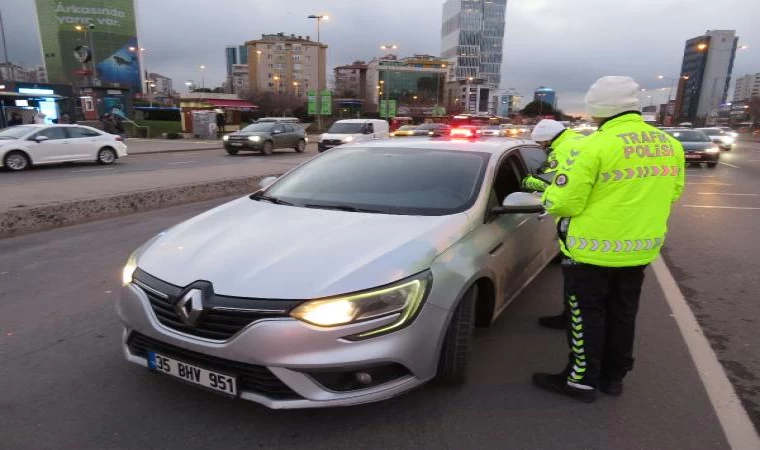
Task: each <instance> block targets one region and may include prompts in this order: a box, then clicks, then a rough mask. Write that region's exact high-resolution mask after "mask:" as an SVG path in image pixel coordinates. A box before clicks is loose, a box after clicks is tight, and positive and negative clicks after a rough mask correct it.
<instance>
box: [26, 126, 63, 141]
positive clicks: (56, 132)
mask: <svg viewBox="0 0 760 450" xmlns="http://www.w3.org/2000/svg"><path fill="white" fill-rule="evenodd" d="M42 136H44V137H46V138H48V140H51V141H52V140H55V139H66V138H67V136H66V130H64V127H50V128H45V129H44V130H41V131H39V132H38V133H36V134H35V135H34V136H32V137H31V138H30V139H31V140H35V139H37V138H38V137H42Z"/></svg>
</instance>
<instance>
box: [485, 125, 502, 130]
mask: <svg viewBox="0 0 760 450" xmlns="http://www.w3.org/2000/svg"><path fill="white" fill-rule="evenodd" d="M483 129H484V130H497V131H498V130H501V127H500V126H498V125H488V126H487V127H483Z"/></svg>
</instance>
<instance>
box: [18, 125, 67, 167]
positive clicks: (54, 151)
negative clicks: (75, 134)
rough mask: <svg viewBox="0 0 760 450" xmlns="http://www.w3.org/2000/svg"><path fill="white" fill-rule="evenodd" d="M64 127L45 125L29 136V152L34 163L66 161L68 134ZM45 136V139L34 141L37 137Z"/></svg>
mask: <svg viewBox="0 0 760 450" xmlns="http://www.w3.org/2000/svg"><path fill="white" fill-rule="evenodd" d="M64 128H65V127H61V126H49V127H45V128H43V129H42V130H40V131H38V132H37V133H35V134H33V135H32V136H31V137H30V138H29V141H30V142H29V146H28V147H27V148H28V149H29V154H30V155H31V157H32V161H34V163H35V164H46V163H54V162H62V161H68V158H69V157H70V155H69V154H70V151H69V148H68V147H69V145H68V135H67V134H66V130H65V129H64ZM39 137H46V138H47V140H44V141H41V142H36V141H37V138H39Z"/></svg>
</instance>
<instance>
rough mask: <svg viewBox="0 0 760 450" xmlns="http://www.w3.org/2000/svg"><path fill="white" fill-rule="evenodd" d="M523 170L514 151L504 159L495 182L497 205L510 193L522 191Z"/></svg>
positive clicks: (494, 193)
mask: <svg viewBox="0 0 760 450" xmlns="http://www.w3.org/2000/svg"><path fill="white" fill-rule="evenodd" d="M522 172H523V169H522V164H521V163H520V159H519V158H518V156H517V154H515V153H513V154H511V155H508V156H506V157H505V158H503V159H502V161H501V163H500V164H499V168H498V170H497V172H496V177H495V178H494V183H493V195H495V196H496V202H497V205H501V204H502V203H503V202H504V199H505V198H507V196H508V195H509V194H511V193H513V192H520V183H521V180H522V178H523V176H524V174H523V173H522Z"/></svg>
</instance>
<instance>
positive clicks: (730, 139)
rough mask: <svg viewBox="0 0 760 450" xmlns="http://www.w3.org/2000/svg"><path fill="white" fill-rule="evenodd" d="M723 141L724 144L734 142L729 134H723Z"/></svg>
mask: <svg viewBox="0 0 760 450" xmlns="http://www.w3.org/2000/svg"><path fill="white" fill-rule="evenodd" d="M723 143H724V144H726V145H731V144H733V143H734V138H732V137H731V136H723Z"/></svg>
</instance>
